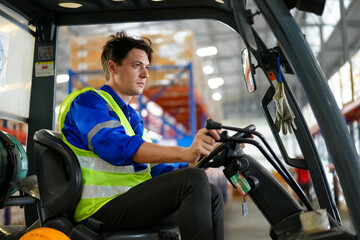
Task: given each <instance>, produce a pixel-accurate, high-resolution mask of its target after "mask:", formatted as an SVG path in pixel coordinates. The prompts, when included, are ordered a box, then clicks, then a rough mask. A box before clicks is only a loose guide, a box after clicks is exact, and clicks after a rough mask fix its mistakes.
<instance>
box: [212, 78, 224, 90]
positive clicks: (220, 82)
mask: <svg viewBox="0 0 360 240" xmlns="http://www.w3.org/2000/svg"><path fill="white" fill-rule="evenodd" d="M223 84H224V79H222V78H221V77H217V78H210V79H209V80H208V85H209V87H210V88H211V89H216V88H218V87H220V86H221V85H223Z"/></svg>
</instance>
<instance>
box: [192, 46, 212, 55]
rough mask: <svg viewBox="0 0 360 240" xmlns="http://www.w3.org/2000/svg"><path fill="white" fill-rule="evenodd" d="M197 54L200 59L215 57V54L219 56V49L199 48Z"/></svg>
mask: <svg viewBox="0 0 360 240" xmlns="http://www.w3.org/2000/svg"><path fill="white" fill-rule="evenodd" d="M196 54H197V55H198V56H199V57H206V56H211V55H215V54H217V48H216V47H214V46H211V47H204V48H199V49H198V50H196Z"/></svg>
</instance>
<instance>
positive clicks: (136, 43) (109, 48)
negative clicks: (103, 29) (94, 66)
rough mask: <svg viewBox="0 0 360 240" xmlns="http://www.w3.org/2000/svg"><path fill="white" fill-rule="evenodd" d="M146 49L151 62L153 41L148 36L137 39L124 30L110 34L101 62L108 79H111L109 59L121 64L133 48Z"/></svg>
mask: <svg viewBox="0 0 360 240" xmlns="http://www.w3.org/2000/svg"><path fill="white" fill-rule="evenodd" d="M134 48H136V49H140V50H144V51H145V52H146V54H147V56H148V59H149V62H150V63H151V60H152V53H153V50H152V43H151V41H150V39H148V38H145V37H143V38H141V39H135V38H133V37H129V36H128V35H126V33H125V32H124V31H121V32H117V33H116V34H115V35H111V36H110V40H109V41H107V43H106V44H105V46H104V48H103V52H102V54H101V64H102V66H103V69H104V71H105V76H106V81H108V80H109V78H110V74H109V70H108V62H109V60H112V61H114V62H115V63H117V64H119V65H120V66H121V64H122V61H123V59H124V58H125V57H126V56H127V55H128V53H129V52H130V51H131V50H132V49H134Z"/></svg>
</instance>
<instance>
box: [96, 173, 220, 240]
mask: <svg viewBox="0 0 360 240" xmlns="http://www.w3.org/2000/svg"><path fill="white" fill-rule="evenodd" d="M170 215H172V216H177V218H178V224H179V229H180V235H181V237H182V239H183V240H188V239H201V240H205V239H206V240H212V239H214V240H215V239H216V240H217V239H220V240H221V239H224V223H223V218H224V216H223V200H222V195H221V192H220V190H219V189H218V188H217V187H216V186H214V185H212V184H210V183H209V181H208V178H207V176H206V174H205V173H204V171H203V170H201V169H198V168H185V169H180V170H176V171H173V172H170V173H166V174H163V175H160V176H157V177H154V178H152V179H150V180H148V181H145V182H143V183H141V184H139V185H137V186H136V187H133V188H131V189H130V190H129V191H128V192H126V193H125V194H122V195H121V196H119V197H117V198H115V199H113V200H112V201H110V202H109V203H107V204H106V205H104V206H103V207H102V208H101V209H100V210H99V211H97V212H96V213H95V214H94V217H95V218H97V219H99V220H101V221H103V222H104V223H105V226H106V228H107V229H108V230H125V229H128V230H130V229H143V228H151V227H154V226H155V225H157V224H159V223H160V222H163V221H164V219H167V218H168V217H169V216H170Z"/></svg>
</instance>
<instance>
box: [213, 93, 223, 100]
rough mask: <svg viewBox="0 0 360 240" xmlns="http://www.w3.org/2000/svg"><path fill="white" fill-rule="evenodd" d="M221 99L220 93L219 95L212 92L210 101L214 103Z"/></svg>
mask: <svg viewBox="0 0 360 240" xmlns="http://www.w3.org/2000/svg"><path fill="white" fill-rule="evenodd" d="M221 98H222V95H221V93H219V92H214V93H213V95H212V99H213V100H214V101H220V100H221Z"/></svg>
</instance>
